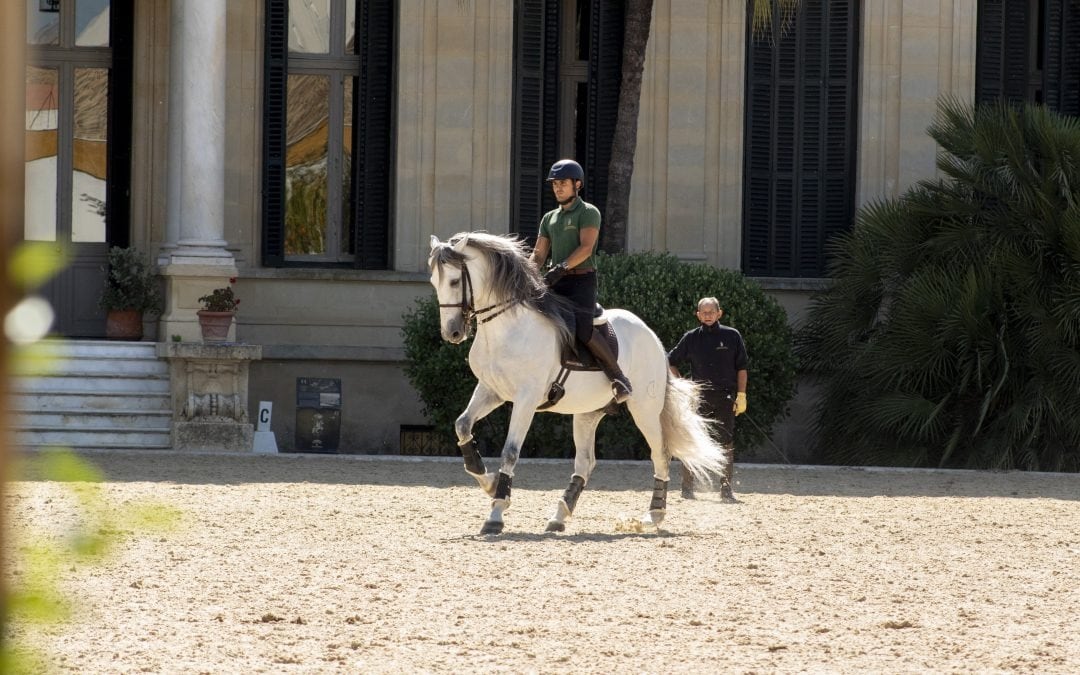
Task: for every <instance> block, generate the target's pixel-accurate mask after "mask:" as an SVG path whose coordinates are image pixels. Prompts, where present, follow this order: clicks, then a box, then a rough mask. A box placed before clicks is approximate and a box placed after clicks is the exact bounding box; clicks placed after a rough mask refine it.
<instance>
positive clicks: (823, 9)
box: [742, 0, 859, 277]
mask: <svg viewBox="0 0 1080 675" xmlns="http://www.w3.org/2000/svg"><path fill="white" fill-rule="evenodd" d="M857 14H858V5H857V1H856V0H832V1H825V0H817V1H812V0H804V2H802V3H800V6H799V9H798V12H797V14H796V16H795V18H794V23H793V24H792V25H791V26H790V27H788V28H785V27H784V26H783V25H782V18H781V12H780V8H779V6H778V3H776V2H775V1H774V3H773V26H772V32H771V35H768V36H754V35H753V32H752V27H751V26H750V25H749V24H750V21H751V20H752V19H751V18H750V17H748V26H747V49H748V52H749V53H748V58H747V84H746V91H747V96H746V131H745V143H746V150H745V153H744V179H743V180H744V185H743V251H742V255H743V271H744V272H745V273H747V274H750V275H755V276H774V277H822V276H825V273H826V256H825V251H826V247H827V243H828V241H829V239H830V238H831V237H832V236H833V235H835V234H837V233H839V232H843V231H846V230H848V229H849V228H850V227H851V221H852V219H853V216H854V198H855V183H854V176H853V174H854V157H855V119H856V86H855V82H856V79H857V71H858V69H857V62H856V55H857V52H858V45H857V42H858V40H857V36H858V25H859V24H858V17H857Z"/></svg>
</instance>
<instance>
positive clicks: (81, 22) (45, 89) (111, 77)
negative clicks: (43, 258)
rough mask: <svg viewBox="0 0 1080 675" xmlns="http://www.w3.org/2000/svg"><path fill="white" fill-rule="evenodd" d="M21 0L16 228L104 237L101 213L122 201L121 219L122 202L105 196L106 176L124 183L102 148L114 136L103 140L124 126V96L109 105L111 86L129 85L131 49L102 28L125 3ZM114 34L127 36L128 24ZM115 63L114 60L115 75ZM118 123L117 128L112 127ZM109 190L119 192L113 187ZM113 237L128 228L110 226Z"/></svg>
mask: <svg viewBox="0 0 1080 675" xmlns="http://www.w3.org/2000/svg"><path fill="white" fill-rule="evenodd" d="M26 3H27V11H26V42H27V46H28V50H27V71H26V146H27V149H26V156H27V162H26V225H25V229H24V233H23V236H24V237H25V238H26V239H30V240H41V241H60V242H65V243H78V242H85V243H94V242H100V243H104V242H106V241H108V240H109V237H108V236H107V233H106V224H107V221H108V220H109V219H107V218H106V215H107V214H108V215H110V216H111V215H114V211H117V210H118V209H122V210H123V215H124V218H123V220H124V222H123V227H124V228H126V226H127V222H126V205H125V204H122V203H113V201H112V200H111V199H110V189H109V184H110V177H112V178H113V180H112V183H114V184H117V185H118V187H119V188H123V189H124V190H126V183H127V174H128V173H129V170H128V167H126V166H124V165H123V164H119V165H117V164H115V163H114V162H113V161H111V160H113V159H116V157H114V156H111V154H110V150H113V151H114V152H113V153H112V154H113V155H115V150H117V148H116V145H117V144H112V145H113V147H112V148H110V143H109V141H110V137H111V136H112V135H113V134H114V133H116V134H118V135H119V136H120V137H121V138H123V136H124V134H129V133H130V132H129V129H130V124H131V123H130V117H131V116H130V95H128V96H122V97H120V99H116V100H117V105H115V106H110V101H112V100H114V97H113V96H112V94H113V92H112V91H111V89H113V88H118V89H120V90H122V92H125V93H126V92H127V91H129V89H130V52H129V51H128V50H127V49H124V50H122V51H119V50H114V49H113V39H112V33H113V31H112V30H110V29H111V24H112V23H113V21H112V15H113V14H114V13H118V12H119V11H127V12H129V13H130V5H129V4H127V3H116V4H117V7H116V8H114V7H113V6H112V5H113V3H111V2H110V1H109V0H81V1H80V2H77V3H74V2H65V3H60V2H42V1H41V0H26ZM120 5H124V7H120ZM120 18H121V19H122V18H123V17H120ZM121 34H122V35H123V36H124V38H125V40H129V37H128V34H127V32H126V31H121ZM127 44H128V43H125V47H126V46H127ZM114 51H117V52H118V53H114ZM114 65H116V66H118V70H117V72H116V73H114V72H113V68H114ZM121 80H122V81H121ZM125 103H126V108H125V105H124V104H125ZM110 123H112V124H110ZM117 124H119V125H120V127H121V128H119V129H115V130H114V129H111V128H110V127H112V126H117ZM120 145H124V147H125V156H126V144H124V143H121V144H120ZM113 192H120V193H121V194H122V190H119V189H118V190H114V191H113ZM117 215H118V214H117ZM113 220H119V219H113ZM116 229H119V228H116ZM121 238H124V239H126V232H124V233H123V234H122V235H121V234H120V233H119V232H117V233H116V236H114V237H113V238H112V239H114V240H115V239H121Z"/></svg>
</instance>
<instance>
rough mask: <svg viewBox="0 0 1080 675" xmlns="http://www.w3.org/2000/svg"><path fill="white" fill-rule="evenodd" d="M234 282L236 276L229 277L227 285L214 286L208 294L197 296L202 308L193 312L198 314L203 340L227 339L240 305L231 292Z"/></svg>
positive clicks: (220, 340)
mask: <svg viewBox="0 0 1080 675" xmlns="http://www.w3.org/2000/svg"><path fill="white" fill-rule="evenodd" d="M235 283H236V277H231V278H230V279H229V285H228V286H226V287H224V288H215V289H214V290H213V291H212V292H211V293H210V294H209V295H204V296H202V297H201V298H199V302H201V303H202V305H203V308H202V309H200V310H199V311H197V312H195V313H196V314H197V315H198V316H199V328H200V329H202V337H203V341H204V342H225V341H227V340H228V339H229V327H230V326H232V321H233V315H235V314H236V309H237V307H238V306H239V305H240V299H239V298H237V297H236V294H235V293H234V292H233V287H232V285H233V284H235Z"/></svg>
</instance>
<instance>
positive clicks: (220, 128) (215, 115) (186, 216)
mask: <svg viewBox="0 0 1080 675" xmlns="http://www.w3.org/2000/svg"><path fill="white" fill-rule="evenodd" d="M225 15H226V5H225V3H224V2H221V0H172V2H171V12H170V38H169V59H170V60H169V115H168V120H169V122H168V123H169V133H168V137H169V157H168V190H169V192H168V195H167V197H166V204H167V207H166V210H167V213H166V218H167V220H166V224H165V231H166V239H167V241H166V243H165V246H164V247H163V250H162V258H161V259H160V260H159V262H160V263H161V274H162V276H164V277H165V280H166V282H167V284H166V285H167V289H168V290H167V295H166V307H165V313H164V314H163V315H162V317H161V326H160V329H159V333H158V334H159V335H160V336H161V339H162V340H168V339H170V338H171V337H172V336H174V335H179V336H180V337H181V338H182V339H184V340H188V341H197V340H198V339H199V335H200V333H199V326H198V320H197V317H196V316H195V312H196V311H197V310H198V309H200V304H199V302H198V298H200V297H202V296H203V295H206V294H208V293H209V292H210V291H212V290H213V289H215V288H221V287H224V286H226V285H227V284H228V283H229V278H230V277H234V276H236V261H235V260H234V259H233V256H232V253H230V252H229V251H228V250H227V249H226V248H225V247H226V245H227V242H226V241H225V238H224V234H225V74H226V68H225V67H226V63H225V61H226V50H225V47H226V45H225ZM232 330H234V331H235V328H233V329H232ZM232 339H234V335H230V340H232Z"/></svg>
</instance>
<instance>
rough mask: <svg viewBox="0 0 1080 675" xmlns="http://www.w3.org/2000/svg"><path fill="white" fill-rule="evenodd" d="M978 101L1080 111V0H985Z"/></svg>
mask: <svg viewBox="0 0 1080 675" xmlns="http://www.w3.org/2000/svg"><path fill="white" fill-rule="evenodd" d="M978 22H979V23H978V31H979V34H978V48H977V53H976V65H975V73H976V75H975V92H976V93H975V100H976V101H978V102H980V103H985V102H989V101H993V100H995V99H1002V98H1003V99H1006V100H1009V101H1029V102H1032V103H1041V104H1045V105H1046V106H1048V107H1050V108H1052V109H1054V110H1057V111H1059V112H1062V113H1065V114H1068V115H1080V3H1078V2H1076V0H981V1H980V2H979V17H978Z"/></svg>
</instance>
